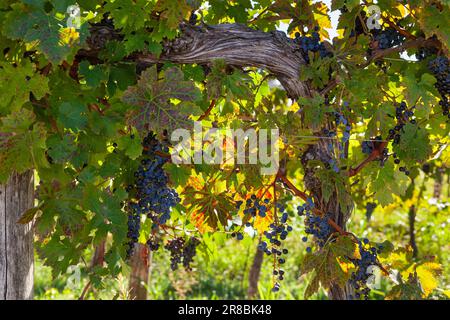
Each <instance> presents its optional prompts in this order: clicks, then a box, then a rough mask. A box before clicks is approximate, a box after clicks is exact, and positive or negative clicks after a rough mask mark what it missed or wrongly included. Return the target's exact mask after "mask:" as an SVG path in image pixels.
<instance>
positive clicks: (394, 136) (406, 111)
mask: <svg viewBox="0 0 450 320" xmlns="http://www.w3.org/2000/svg"><path fill="white" fill-rule="evenodd" d="M415 108H416V106H412V107H411V108H408V107H407V106H406V102H404V101H402V102H401V103H400V105H399V106H397V107H396V108H395V118H396V119H397V125H396V126H395V127H394V128H393V129H390V130H389V136H388V139H389V140H393V141H392V143H393V144H399V143H400V138H401V132H402V129H403V127H404V125H405V123H407V122H410V123H412V124H416V123H417V120H416V119H415V117H414V109H415Z"/></svg>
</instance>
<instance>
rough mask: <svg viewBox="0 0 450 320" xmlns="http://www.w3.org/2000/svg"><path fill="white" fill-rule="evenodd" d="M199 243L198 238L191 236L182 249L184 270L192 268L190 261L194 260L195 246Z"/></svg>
mask: <svg viewBox="0 0 450 320" xmlns="http://www.w3.org/2000/svg"><path fill="white" fill-rule="evenodd" d="M199 244H200V240H198V239H197V238H194V237H191V238H190V239H189V241H188V242H187V244H186V245H185V246H184V249H183V253H182V255H183V267H184V268H185V269H186V270H192V268H191V263H192V261H193V260H194V257H195V254H196V253H197V246H198V245H199Z"/></svg>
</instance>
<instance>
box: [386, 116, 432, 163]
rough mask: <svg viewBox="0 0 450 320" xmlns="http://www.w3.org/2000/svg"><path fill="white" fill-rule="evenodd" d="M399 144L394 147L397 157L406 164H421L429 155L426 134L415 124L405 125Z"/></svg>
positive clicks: (429, 148)
mask: <svg viewBox="0 0 450 320" xmlns="http://www.w3.org/2000/svg"><path fill="white" fill-rule="evenodd" d="M400 136H401V138H400V143H399V144H398V145H394V151H395V152H396V153H397V155H398V157H399V158H400V159H402V160H404V161H405V162H407V163H410V162H412V163H415V162H423V161H425V160H427V159H428V157H429V156H430V153H431V146H430V139H429V137H428V132H427V131H426V130H425V129H424V128H420V127H419V126H418V125H416V124H411V123H407V124H406V125H405V126H404V127H403V129H402V133H401V135H400Z"/></svg>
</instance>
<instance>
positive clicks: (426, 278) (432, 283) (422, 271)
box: [416, 262, 442, 297]
mask: <svg viewBox="0 0 450 320" xmlns="http://www.w3.org/2000/svg"><path fill="white" fill-rule="evenodd" d="M416 272H417V276H418V277H419V280H420V284H421V285H422V289H423V292H424V297H428V296H429V295H430V293H431V292H432V291H433V290H434V289H436V288H437V286H438V280H437V279H436V277H437V276H439V275H440V274H441V272H442V267H441V265H440V264H438V263H436V262H425V263H423V264H421V265H419V266H417V268H416Z"/></svg>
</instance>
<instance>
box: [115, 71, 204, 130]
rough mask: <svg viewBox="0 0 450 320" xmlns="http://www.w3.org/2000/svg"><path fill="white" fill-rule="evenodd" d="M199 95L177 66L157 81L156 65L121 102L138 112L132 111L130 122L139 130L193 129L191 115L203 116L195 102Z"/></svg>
mask: <svg viewBox="0 0 450 320" xmlns="http://www.w3.org/2000/svg"><path fill="white" fill-rule="evenodd" d="M199 98H200V93H199V91H198V89H197V88H196V87H195V85H194V83H193V82H191V81H185V80H184V76H183V72H182V71H181V70H180V69H179V68H177V67H171V68H169V69H167V70H165V71H164V74H163V77H162V78H161V79H158V75H157V71H156V66H155V67H151V68H149V69H147V70H145V71H144V72H143V73H142V74H141V77H140V79H139V81H138V83H137V85H136V86H133V87H129V88H128V89H127V90H126V91H125V92H124V94H123V97H122V100H123V101H124V102H125V103H127V104H130V105H132V106H136V107H137V109H136V110H133V111H132V112H130V114H129V116H128V123H129V124H131V125H133V126H135V127H136V128H138V129H139V131H147V130H152V131H154V132H162V131H163V130H164V129H167V130H169V132H170V131H171V130H174V129H177V128H191V127H192V124H193V122H192V120H191V119H190V118H189V116H190V115H200V114H201V110H200V108H199V107H198V106H197V105H196V104H195V103H194V102H195V101H196V100H198V99H199Z"/></svg>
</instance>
